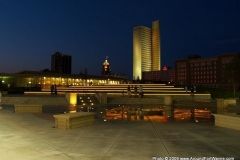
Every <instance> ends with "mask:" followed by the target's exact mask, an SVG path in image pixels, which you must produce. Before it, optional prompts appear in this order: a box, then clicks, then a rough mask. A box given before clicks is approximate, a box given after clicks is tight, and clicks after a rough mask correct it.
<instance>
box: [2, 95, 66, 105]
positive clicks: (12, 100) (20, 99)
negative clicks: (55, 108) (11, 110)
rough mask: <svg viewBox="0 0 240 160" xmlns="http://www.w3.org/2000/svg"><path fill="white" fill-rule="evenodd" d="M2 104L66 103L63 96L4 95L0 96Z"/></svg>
mask: <svg viewBox="0 0 240 160" xmlns="http://www.w3.org/2000/svg"><path fill="white" fill-rule="evenodd" d="M2 104H3V105H14V104H36V105H61V106H64V105H68V101H67V99H66V98H65V97H64V96H9V97H8V96H6V97H2Z"/></svg>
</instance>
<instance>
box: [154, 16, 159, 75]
mask: <svg viewBox="0 0 240 160" xmlns="http://www.w3.org/2000/svg"><path fill="white" fill-rule="evenodd" d="M160 66H161V50H160V32H159V21H158V20H157V21H153V22H152V71H159V70H161V67H160Z"/></svg>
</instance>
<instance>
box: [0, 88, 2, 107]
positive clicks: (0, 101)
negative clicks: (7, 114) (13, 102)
mask: <svg viewBox="0 0 240 160" xmlns="http://www.w3.org/2000/svg"><path fill="white" fill-rule="evenodd" d="M1 104H2V92H1V91H0V109H2V107H1Z"/></svg>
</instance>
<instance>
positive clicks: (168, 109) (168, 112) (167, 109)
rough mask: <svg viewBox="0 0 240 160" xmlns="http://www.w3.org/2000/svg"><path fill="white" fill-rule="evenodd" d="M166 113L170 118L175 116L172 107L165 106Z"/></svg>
mask: <svg viewBox="0 0 240 160" xmlns="http://www.w3.org/2000/svg"><path fill="white" fill-rule="evenodd" d="M164 110H165V112H166V115H167V116H168V117H172V116H173V115H172V108H171V106H165V109H164Z"/></svg>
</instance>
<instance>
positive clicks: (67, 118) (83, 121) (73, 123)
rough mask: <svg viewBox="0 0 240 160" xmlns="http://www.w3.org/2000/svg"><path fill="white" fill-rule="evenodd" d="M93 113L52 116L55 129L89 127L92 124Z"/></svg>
mask: <svg viewBox="0 0 240 160" xmlns="http://www.w3.org/2000/svg"><path fill="white" fill-rule="evenodd" d="M94 116H95V113H86V112H78V113H67V114H59V115H54V116H53V117H54V118H55V127H56V128H62V129H71V128H78V127H82V126H87V125H91V124H92V123H93V122H94Z"/></svg>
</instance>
